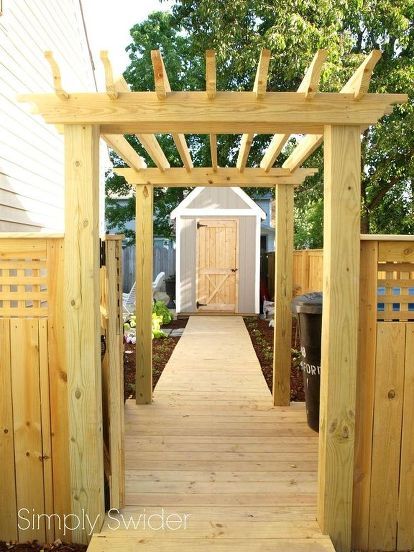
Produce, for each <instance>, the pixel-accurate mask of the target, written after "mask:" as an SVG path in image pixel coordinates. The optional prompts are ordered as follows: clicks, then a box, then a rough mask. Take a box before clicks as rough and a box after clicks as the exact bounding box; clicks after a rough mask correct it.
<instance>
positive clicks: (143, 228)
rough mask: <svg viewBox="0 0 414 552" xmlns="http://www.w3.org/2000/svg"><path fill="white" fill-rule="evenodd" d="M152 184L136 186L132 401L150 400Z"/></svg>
mask: <svg viewBox="0 0 414 552" xmlns="http://www.w3.org/2000/svg"><path fill="white" fill-rule="evenodd" d="M152 203H153V189H152V186H142V185H138V186H137V187H136V214H135V236H136V259H135V262H136V315H137V320H136V323H137V327H136V335H137V342H136V350H137V354H136V363H137V364H136V401H137V404H150V403H151V401H152V328H151V326H152V277H153V274H152V248H153V245H152V224H153V222H152Z"/></svg>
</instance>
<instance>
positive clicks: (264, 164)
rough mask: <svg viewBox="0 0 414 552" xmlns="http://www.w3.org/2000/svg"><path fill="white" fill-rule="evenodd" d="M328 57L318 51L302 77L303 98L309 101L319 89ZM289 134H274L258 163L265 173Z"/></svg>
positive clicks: (300, 90) (300, 87)
mask: <svg viewBox="0 0 414 552" xmlns="http://www.w3.org/2000/svg"><path fill="white" fill-rule="evenodd" d="M327 55H328V52H327V50H318V51H317V52H316V54H315V56H314V58H313V60H312V63H311V64H310V66H309V68H308V70H307V71H306V73H305V76H304V77H303V80H302V82H301V83H300V85H299V88H298V92H303V93H304V94H305V98H308V99H311V98H313V97H314V96H315V94H316V93H317V91H318V87H319V79H320V75H321V71H322V67H323V64H324V61H325V60H326V57H327ZM289 137H290V134H275V135H274V136H273V138H272V141H271V142H270V144H269V147H268V148H267V150H266V153H265V154H264V156H263V159H262V160H261V162H260V167H261V168H262V169H264V170H265V171H269V170H270V169H271V168H272V167H273V165H274V163H275V161H276V159H277V158H278V156H279V154H280V152H281V151H282V149H283V146H284V145H285V144H286V142H287V141H288V140H289Z"/></svg>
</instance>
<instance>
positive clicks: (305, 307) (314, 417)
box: [292, 293, 322, 431]
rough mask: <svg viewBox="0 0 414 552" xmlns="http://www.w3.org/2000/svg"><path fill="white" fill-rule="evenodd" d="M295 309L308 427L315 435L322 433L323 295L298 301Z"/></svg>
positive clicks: (319, 294) (298, 298) (305, 297)
mask: <svg viewBox="0 0 414 552" xmlns="http://www.w3.org/2000/svg"><path fill="white" fill-rule="evenodd" d="M292 307H293V308H294V310H295V311H296V316H297V317H298V326H299V339H300V350H301V355H302V361H301V367H302V370H303V382H304V387H305V401H306V415H307V419H308V425H309V427H310V428H311V429H313V430H314V431H319V400H320V385H321V332H322V293H308V294H306V295H300V296H299V297H295V299H294V301H293V304H292Z"/></svg>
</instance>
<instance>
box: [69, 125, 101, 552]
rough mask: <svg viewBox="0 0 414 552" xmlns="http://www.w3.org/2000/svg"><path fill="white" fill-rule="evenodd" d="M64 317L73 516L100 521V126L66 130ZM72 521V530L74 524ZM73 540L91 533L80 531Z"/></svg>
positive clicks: (74, 127) (84, 126)
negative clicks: (85, 516)
mask: <svg viewBox="0 0 414 552" xmlns="http://www.w3.org/2000/svg"><path fill="white" fill-rule="evenodd" d="M65 179H66V185H65V240H64V282H65V286H64V289H65V292H64V293H65V298H64V315H65V336H66V362H67V371H68V407H69V456H70V471H71V504H72V513H73V514H75V515H76V516H79V519H80V520H82V519H83V517H82V516H84V515H85V514H88V516H89V518H90V519H91V520H94V521H95V520H96V519H97V520H98V521H97V523H96V525H95V530H98V531H99V530H100V528H101V524H102V523H103V520H104V517H103V516H104V513H105V508H104V468H103V441H102V389H101V386H102V378H101V358H100V307H99V304H100V300H99V292H100V289H99V288H100V282H99V232H98V224H99V213H98V202H99V127H97V126H92V125H66V126H65ZM69 513H70V512H69ZM76 524H77V523H76V522H74V526H76ZM72 538H73V541H74V542H79V543H86V542H87V540H89V535H87V532H86V531H85V530H83V529H82V523H81V524H80V526H79V528H77V529H75V530H74V531H73V533H72Z"/></svg>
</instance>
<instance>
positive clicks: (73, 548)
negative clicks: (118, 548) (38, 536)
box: [0, 541, 88, 552]
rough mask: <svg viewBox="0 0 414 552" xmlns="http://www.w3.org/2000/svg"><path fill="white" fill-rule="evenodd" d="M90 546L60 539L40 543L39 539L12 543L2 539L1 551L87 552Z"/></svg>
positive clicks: (0, 543)
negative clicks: (48, 542)
mask: <svg viewBox="0 0 414 552" xmlns="http://www.w3.org/2000/svg"><path fill="white" fill-rule="evenodd" d="M87 548H88V547H87V546H86V545H85V544H64V543H62V542H60V541H56V542H55V543H53V544H39V543H38V542H37V541H34V542H27V543H20V544H12V543H7V542H3V541H0V552H10V550H11V551H18V552H34V551H37V552H46V551H49V550H50V551H52V550H53V551H55V550H56V551H58V552H85V551H86V549H87Z"/></svg>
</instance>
